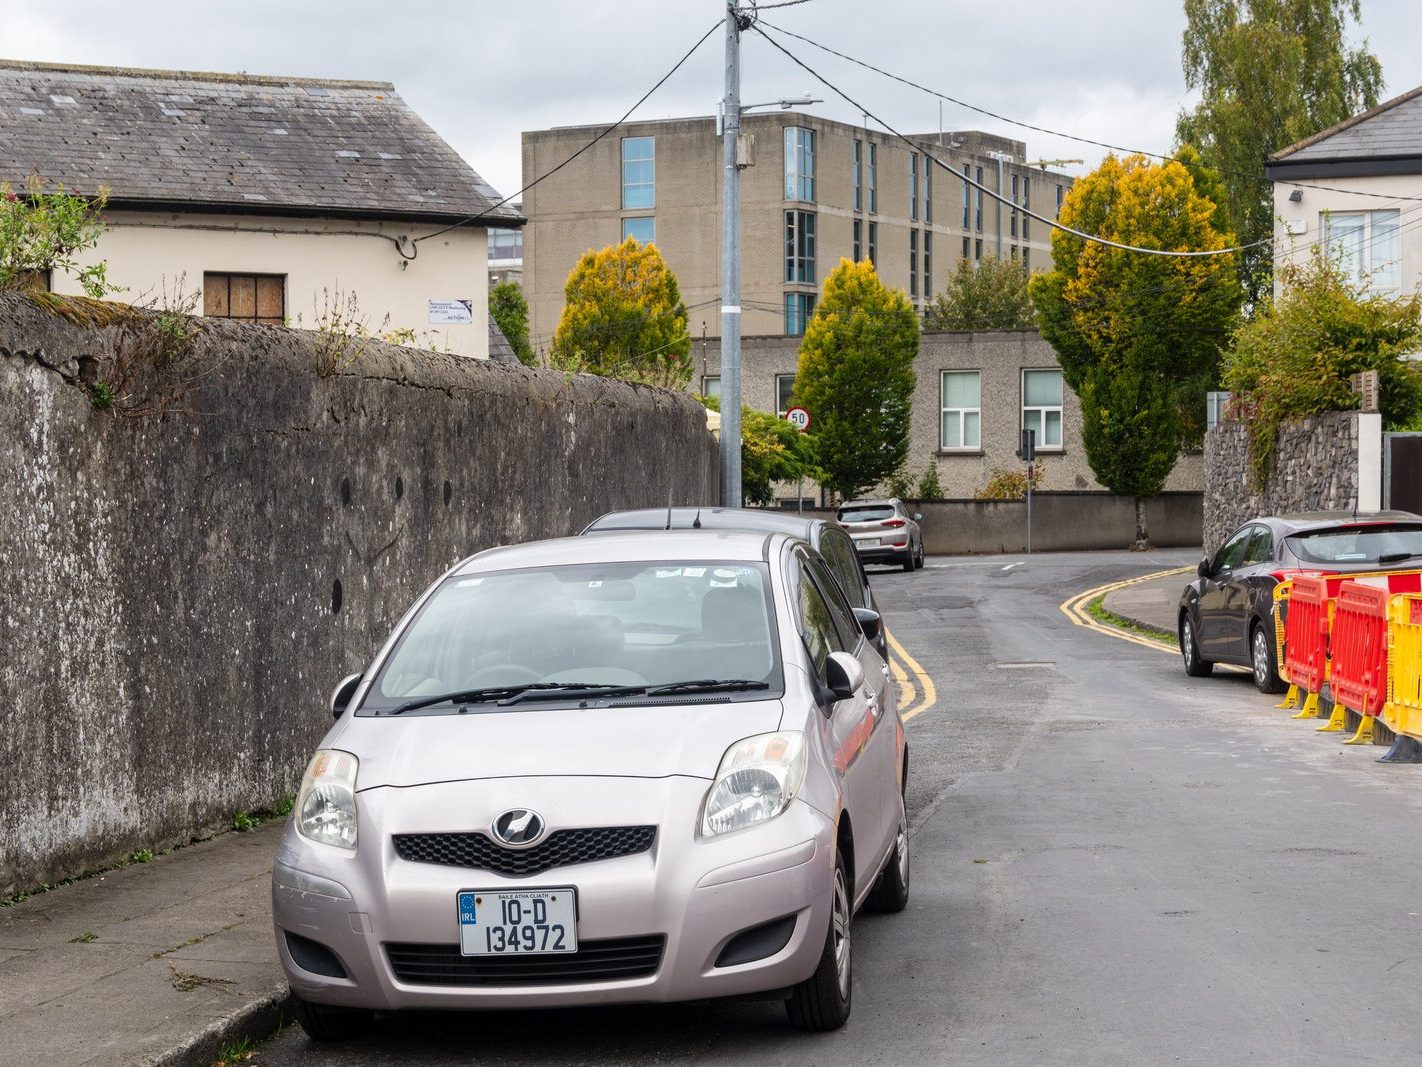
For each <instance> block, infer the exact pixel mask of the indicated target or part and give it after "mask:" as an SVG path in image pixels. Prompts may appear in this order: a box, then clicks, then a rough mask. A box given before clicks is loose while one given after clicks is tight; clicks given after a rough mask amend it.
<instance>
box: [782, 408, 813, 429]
mask: <svg viewBox="0 0 1422 1067" xmlns="http://www.w3.org/2000/svg"><path fill="white" fill-rule="evenodd" d="M785 421H786V422H788V423H789V424H790V425H791V426H793V427H795V429H797V430H799V431H800V432H801V433H804V432H805V431H806V430H808V429H809V428H810V412H809V410H808V409H806V408H801V407H794V408H791V409H790V410H789V411H787V412H785Z"/></svg>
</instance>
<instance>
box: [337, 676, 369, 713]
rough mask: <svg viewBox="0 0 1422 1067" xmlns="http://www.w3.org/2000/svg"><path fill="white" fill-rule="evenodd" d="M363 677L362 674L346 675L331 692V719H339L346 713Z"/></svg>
mask: <svg viewBox="0 0 1422 1067" xmlns="http://www.w3.org/2000/svg"><path fill="white" fill-rule="evenodd" d="M364 677H365V675H363V674H348V675H346V677H344V678H342V679H341V684H340V685H338V686H336V688H335V689H333V690H331V718H333V719H339V718H340V717H341V716H342V715H344V714H345V713H346V708H348V707H350V705H351V697H353V696H355V691H356V689H357V688H358V687H359V686H360V682H361V679H362V678H364Z"/></svg>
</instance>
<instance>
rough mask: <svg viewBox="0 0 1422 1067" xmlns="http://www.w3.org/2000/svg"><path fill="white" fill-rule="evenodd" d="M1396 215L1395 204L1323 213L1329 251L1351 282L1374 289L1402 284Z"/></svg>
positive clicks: (1393, 289) (1392, 289) (1392, 288)
mask: <svg viewBox="0 0 1422 1067" xmlns="http://www.w3.org/2000/svg"><path fill="white" fill-rule="evenodd" d="M1399 218H1400V215H1399V213H1398V211H1397V209H1396V208H1390V209H1388V210H1385V211H1325V212H1324V213H1323V239H1324V241H1325V242H1326V243H1327V246H1328V254H1329V256H1330V257H1332V258H1333V259H1334V260H1335V261H1336V262H1337V263H1338V266H1339V267H1340V268H1341V269H1342V271H1343V274H1344V276H1345V277H1346V278H1348V280H1349V281H1351V282H1352V283H1353V284H1354V285H1356V286H1358V287H1360V288H1362V287H1366V288H1369V289H1371V290H1373V291H1374V292H1393V293H1395V292H1398V291H1399V290H1400V289H1401V288H1402V270H1401V267H1402V264H1401V262H1400V260H1401V239H1400V237H1399V235H1398V219H1399Z"/></svg>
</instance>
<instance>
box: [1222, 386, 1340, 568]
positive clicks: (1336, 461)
mask: <svg viewBox="0 0 1422 1067" xmlns="http://www.w3.org/2000/svg"><path fill="white" fill-rule="evenodd" d="M1357 501H1358V413H1357V412H1356V411H1334V412H1329V413H1327V414H1324V415H1313V416H1310V417H1309V418H1306V419H1299V420H1298V421H1296V422H1291V423H1287V424H1285V425H1284V426H1282V427H1280V429H1279V437H1278V442H1277V444H1276V445H1275V451H1274V466H1273V469H1272V470H1271V472H1270V475H1269V482H1268V484H1267V485H1266V486H1265V487H1264V491H1263V492H1260V491H1259V490H1258V489H1257V488H1256V486H1255V483H1254V476H1253V474H1252V472H1251V470H1250V466H1249V429H1248V427H1247V426H1245V424H1244V423H1241V422H1222V423H1220V424H1219V425H1218V426H1216V427H1215V428H1214V429H1213V430H1211V431H1210V432H1209V433H1207V434H1206V435H1205V549H1206V551H1208V552H1213V551H1214V550H1215V549H1217V548H1219V546H1220V545H1222V544H1224V541H1225V538H1227V537H1228V536H1229V534H1230V531H1232V530H1234V529H1236V528H1237V527H1238V526H1239V525H1240V524H1241V523H1244V522H1246V521H1248V520H1249V519H1253V518H1257V517H1259V516H1260V515H1286V514H1289V513H1291V512H1299V511H1325V510H1331V509H1334V508H1338V509H1342V510H1348V509H1351V508H1352V507H1353V506H1354V505H1355V504H1356V503H1357Z"/></svg>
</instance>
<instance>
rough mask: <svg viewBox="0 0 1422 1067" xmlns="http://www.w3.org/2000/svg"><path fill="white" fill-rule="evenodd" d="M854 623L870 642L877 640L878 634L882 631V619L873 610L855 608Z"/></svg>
mask: <svg viewBox="0 0 1422 1067" xmlns="http://www.w3.org/2000/svg"><path fill="white" fill-rule="evenodd" d="M854 621H855V622H857V623H858V624H859V629H860V630H861V631H863V633H864V636H865V637H867V638H868V639H869V640H870V641H877V640H879V633H880V631H882V630H883V629H884V619H883V616H881V615H880V614H879V613H878V612H877V611H875V610H874V609H873V608H855V609H854Z"/></svg>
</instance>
